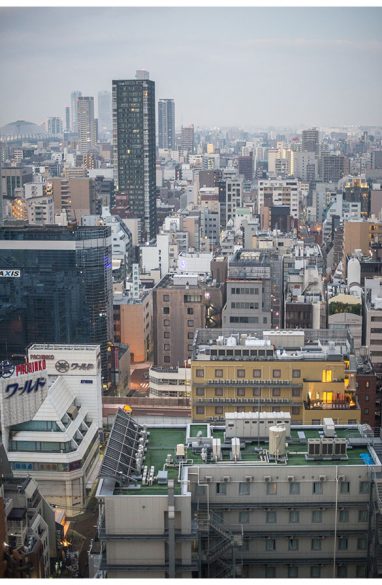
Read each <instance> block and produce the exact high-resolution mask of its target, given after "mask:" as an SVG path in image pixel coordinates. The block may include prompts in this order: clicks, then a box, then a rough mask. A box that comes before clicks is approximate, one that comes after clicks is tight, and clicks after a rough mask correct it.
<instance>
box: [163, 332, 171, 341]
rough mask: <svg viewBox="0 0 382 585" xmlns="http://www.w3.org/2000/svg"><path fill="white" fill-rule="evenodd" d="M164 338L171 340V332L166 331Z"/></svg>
mask: <svg viewBox="0 0 382 585" xmlns="http://www.w3.org/2000/svg"><path fill="white" fill-rule="evenodd" d="M163 337H164V339H170V332H169V331H164V333H163Z"/></svg>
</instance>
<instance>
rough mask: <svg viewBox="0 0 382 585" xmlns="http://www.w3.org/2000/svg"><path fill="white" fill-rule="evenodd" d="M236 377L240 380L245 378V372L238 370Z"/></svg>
mask: <svg viewBox="0 0 382 585" xmlns="http://www.w3.org/2000/svg"><path fill="white" fill-rule="evenodd" d="M236 376H237V377H238V378H245V370H236Z"/></svg>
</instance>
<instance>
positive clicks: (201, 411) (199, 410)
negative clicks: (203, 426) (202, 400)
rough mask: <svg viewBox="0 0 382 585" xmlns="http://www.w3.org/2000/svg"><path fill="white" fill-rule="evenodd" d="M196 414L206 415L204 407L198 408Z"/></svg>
mask: <svg viewBox="0 0 382 585" xmlns="http://www.w3.org/2000/svg"><path fill="white" fill-rule="evenodd" d="M196 414H204V406H197V407H196Z"/></svg>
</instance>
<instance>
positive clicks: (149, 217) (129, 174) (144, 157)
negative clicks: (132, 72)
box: [113, 79, 157, 243]
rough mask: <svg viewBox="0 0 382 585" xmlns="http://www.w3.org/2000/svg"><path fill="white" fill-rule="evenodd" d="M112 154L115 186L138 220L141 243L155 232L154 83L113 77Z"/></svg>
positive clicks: (153, 236) (152, 236)
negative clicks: (139, 222)
mask: <svg viewBox="0 0 382 585" xmlns="http://www.w3.org/2000/svg"><path fill="white" fill-rule="evenodd" d="M113 156H114V172H115V182H116V188H117V190H118V191H119V192H120V193H122V194H124V195H125V196H126V198H127V205H128V208H129V212H130V216H131V217H135V218H139V219H140V220H141V223H142V235H141V238H142V239H141V243H146V242H148V241H150V240H155V237H156V234H157V211H156V174H155V165H156V157H155V83H154V82H153V81H150V80H149V79H133V80H114V81H113Z"/></svg>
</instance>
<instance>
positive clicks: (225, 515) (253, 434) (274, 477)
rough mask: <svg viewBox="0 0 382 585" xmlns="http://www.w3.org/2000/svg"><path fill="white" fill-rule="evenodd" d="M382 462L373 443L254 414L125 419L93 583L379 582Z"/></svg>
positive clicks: (342, 430)
mask: <svg viewBox="0 0 382 585" xmlns="http://www.w3.org/2000/svg"><path fill="white" fill-rule="evenodd" d="M262 427H264V429H262ZM333 435H335V436H333ZM376 444H377V447H376ZM381 457H382V449H381V441H380V439H377V440H376V443H375V444H374V446H372V439H371V438H370V437H368V436H366V435H365V433H364V432H363V431H362V429H360V427H358V426H357V425H341V426H336V425H335V424H333V421H330V420H327V421H326V423H325V424H324V425H322V424H321V425H315V426H314V427H313V428H312V427H305V426H303V427H298V428H295V427H294V426H293V425H292V426H291V425H290V418H288V415H287V414H286V413H283V412H279V413H277V412H274V413H269V415H267V416H265V415H264V414H262V415H261V416H258V413H257V412H252V413H247V414H246V413H238V414H237V415H236V416H234V415H230V416H229V415H227V416H226V417H225V419H223V424H222V425H221V426H220V427H216V426H213V425H211V424H188V425H184V424H183V425H180V424H178V425H171V426H170V425H167V426H166V425H163V424H162V425H161V424H158V425H149V426H148V427H143V426H142V425H140V424H138V423H137V422H136V421H135V420H134V419H133V418H132V417H131V416H130V415H129V414H127V413H126V412H124V411H123V410H122V409H121V410H119V411H118V413H117V416H116V419H115V422H114V426H113V428H112V430H111V434H110V439H109V444H108V447H107V449H106V453H105V458H104V461H103V464H102V467H101V472H100V478H101V479H100V482H99V486H98V489H97V494H96V496H97V498H98V502H99V524H98V537H99V540H98V541H97V542H96V543H95V545H94V546H93V547H92V550H91V551H90V552H91V554H93V555H94V556H93V561H94V564H93V568H92V571H91V576H96V577H98V578H105V577H106V578H128V579H134V578H139V577H145V578H150V579H155V578H166V577H167V578H235V577H241V578H260V579H262V578H265V577H267V578H288V577H289V578H307V579H309V578H333V577H334V578H335V577H339V578H345V577H348V578H351V577H367V576H368V577H377V576H378V575H381V566H380V561H379V555H380V553H381V535H380V531H378V530H377V529H376V527H377V526H378V525H379V523H380V521H381V512H382V506H381V500H380V496H379V493H380V490H381V489H382V481H381V479H380V477H379V475H380V470H381Z"/></svg>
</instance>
